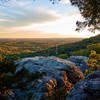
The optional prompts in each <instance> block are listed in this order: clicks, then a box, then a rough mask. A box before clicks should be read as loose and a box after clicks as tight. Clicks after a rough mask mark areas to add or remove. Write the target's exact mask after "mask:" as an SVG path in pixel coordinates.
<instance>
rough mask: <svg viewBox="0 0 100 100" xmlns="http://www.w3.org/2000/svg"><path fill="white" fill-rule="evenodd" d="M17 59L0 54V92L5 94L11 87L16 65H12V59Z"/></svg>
mask: <svg viewBox="0 0 100 100" xmlns="http://www.w3.org/2000/svg"><path fill="white" fill-rule="evenodd" d="M15 59H18V58H16V57H12V58H10V59H8V58H7V57H5V56H2V55H1V56H0V94H6V93H8V92H9V89H11V88H12V83H13V82H14V72H15V70H16V67H17V66H15V65H14V60H15Z"/></svg>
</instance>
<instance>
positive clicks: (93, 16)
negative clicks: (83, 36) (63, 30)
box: [70, 0, 100, 32]
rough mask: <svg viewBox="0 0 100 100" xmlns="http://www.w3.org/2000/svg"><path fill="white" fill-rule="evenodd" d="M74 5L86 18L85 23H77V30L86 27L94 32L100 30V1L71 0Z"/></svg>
mask: <svg viewBox="0 0 100 100" xmlns="http://www.w3.org/2000/svg"><path fill="white" fill-rule="evenodd" d="M70 1H71V3H72V5H74V6H77V7H78V8H79V11H80V13H81V15H82V16H83V18H84V21H83V22H80V21H77V23H76V24H77V26H78V27H77V29H76V30H80V29H83V28H85V27H88V29H89V30H90V31H92V32H95V30H100V0H70Z"/></svg>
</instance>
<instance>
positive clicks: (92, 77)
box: [66, 71, 100, 100]
mask: <svg viewBox="0 0 100 100" xmlns="http://www.w3.org/2000/svg"><path fill="white" fill-rule="evenodd" d="M66 100H100V71H95V72H93V73H91V74H89V75H88V76H87V77H86V78H85V79H84V80H82V81H80V82H79V83H77V84H76V85H75V86H74V88H73V89H72V90H71V93H70V94H69V95H68V97H67V98H66Z"/></svg>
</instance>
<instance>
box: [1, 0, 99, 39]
mask: <svg viewBox="0 0 100 100" xmlns="http://www.w3.org/2000/svg"><path fill="white" fill-rule="evenodd" d="M0 3H2V2H0ZM77 20H83V18H82V16H81V15H80V13H79V11H78V8H76V7H74V6H72V5H71V4H70V1H69V0H62V1H60V2H59V3H56V4H54V5H53V4H52V3H51V2H50V1H49V0H10V1H9V2H7V3H2V6H0V38H87V37H90V36H94V35H97V34H98V32H97V33H96V34H94V33H91V32H89V31H88V30H87V29H85V30H83V31H82V32H80V33H79V32H76V31H75V29H76V21H77Z"/></svg>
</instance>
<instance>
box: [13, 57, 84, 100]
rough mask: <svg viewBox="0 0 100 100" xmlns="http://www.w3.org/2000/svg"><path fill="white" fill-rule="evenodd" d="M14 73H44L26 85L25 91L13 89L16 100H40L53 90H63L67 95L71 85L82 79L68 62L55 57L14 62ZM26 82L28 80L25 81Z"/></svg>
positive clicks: (77, 70) (80, 73) (82, 76)
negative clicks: (24, 69) (24, 70)
mask: <svg viewBox="0 0 100 100" xmlns="http://www.w3.org/2000/svg"><path fill="white" fill-rule="evenodd" d="M16 64H17V65H18V67H17V70H16V73H18V72H19V71H20V70H22V68H23V67H24V68H26V69H27V70H28V71H29V73H30V74H34V75H35V73H44V74H43V76H42V77H38V78H37V79H35V80H34V79H33V80H31V81H30V82H28V83H27V89H26V90H24V91H21V90H20V88H19V89H14V91H13V92H14V93H15V94H16V99H17V100H29V98H31V99H30V100H41V99H42V98H46V100H48V99H47V97H48V96H49V95H52V93H53V90H54V89H55V88H58V89H59V88H62V87H63V88H64V89H65V92H66V93H69V92H70V90H71V89H72V87H73V85H74V84H75V83H77V82H79V80H81V79H84V75H83V73H82V72H81V71H80V70H79V69H78V67H76V66H75V64H74V63H72V62H71V61H68V60H63V59H60V58H57V57H33V58H24V59H22V60H19V61H16ZM25 80H28V79H25Z"/></svg>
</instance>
